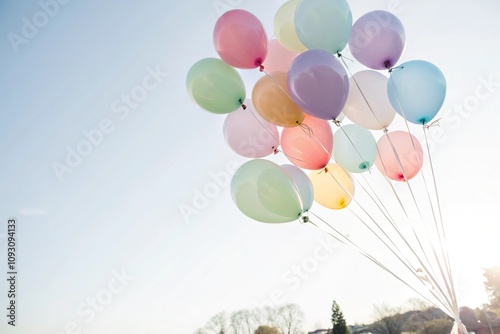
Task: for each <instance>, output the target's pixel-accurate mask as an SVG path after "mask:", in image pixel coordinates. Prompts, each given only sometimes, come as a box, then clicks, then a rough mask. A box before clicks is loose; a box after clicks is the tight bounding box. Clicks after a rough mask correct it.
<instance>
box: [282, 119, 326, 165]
mask: <svg viewBox="0 0 500 334" xmlns="http://www.w3.org/2000/svg"><path fill="white" fill-rule="evenodd" d="M281 148H282V149H283V153H285V155H286V156H287V158H288V160H290V162H292V163H293V164H294V165H296V166H299V167H302V168H305V169H321V168H324V167H325V166H326V165H327V164H328V162H330V157H331V155H332V149H333V133H332V128H331V126H330V123H328V121H326V120H324V119H319V118H316V117H313V116H310V115H307V114H306V116H305V118H304V120H303V121H302V124H301V125H299V126H297V127H293V128H286V129H283V132H282V133H281Z"/></svg>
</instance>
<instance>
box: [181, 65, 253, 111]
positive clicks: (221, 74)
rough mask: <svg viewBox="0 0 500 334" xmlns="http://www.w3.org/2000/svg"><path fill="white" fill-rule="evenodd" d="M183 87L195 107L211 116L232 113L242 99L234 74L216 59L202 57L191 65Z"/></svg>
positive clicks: (241, 85)
mask: <svg viewBox="0 0 500 334" xmlns="http://www.w3.org/2000/svg"><path fill="white" fill-rule="evenodd" d="M186 86H187V91H188V93H189V96H191V98H192V99H193V101H194V102H195V103H196V104H197V105H198V106H199V107H201V108H203V109H205V110H207V111H210V112H213V113H215V114H227V113H230V112H232V111H235V110H236V109H238V108H239V107H241V104H242V103H243V101H244V100H245V97H246V90H245V84H244V83H243V80H242V79H241V76H240V74H239V73H238V71H236V70H235V69H234V68H233V67H231V66H229V65H227V64H226V63H224V62H223V61H222V60H220V59H217V58H205V59H202V60H200V61H198V62H197V63H195V64H194V65H193V66H191V68H190V69H189V72H188V74H187V78H186Z"/></svg>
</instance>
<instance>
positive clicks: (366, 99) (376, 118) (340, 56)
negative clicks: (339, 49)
mask: <svg viewBox="0 0 500 334" xmlns="http://www.w3.org/2000/svg"><path fill="white" fill-rule="evenodd" d="M338 57H339V58H340V60H342V63H343V64H344V66H345V68H346V69H347V72H348V73H349V75H350V76H351V78H352V80H353V81H354V83H355V84H356V87H357V88H358V90H359V92H360V93H361V96H362V97H363V100H364V101H365V103H366V105H367V106H368V109H370V112H371V113H372V115H373V117H374V118H375V120H376V121H377V123H378V124H379V125H380V127H382V128H383V127H384V125H382V124H381V123H380V121H379V120H378V117H377V115H376V114H375V112H374V111H373V108H372V106H371V104H370V102H369V101H368V98H367V97H366V95H365V93H364V92H363V90H362V89H361V86H360V85H359V83H358V81H357V80H356V78H355V77H354V75H353V74H352V72H351V69H350V68H349V66H347V63H346V62H345V60H344V58H345V57H344V56H343V55H342V54H341V53H338ZM346 59H348V58H346ZM349 60H350V59H349ZM351 61H352V60H351Z"/></svg>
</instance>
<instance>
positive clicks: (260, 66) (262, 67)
mask: <svg viewBox="0 0 500 334" xmlns="http://www.w3.org/2000/svg"><path fill="white" fill-rule="evenodd" d="M259 71H260V72H264V65H262V64H259Z"/></svg>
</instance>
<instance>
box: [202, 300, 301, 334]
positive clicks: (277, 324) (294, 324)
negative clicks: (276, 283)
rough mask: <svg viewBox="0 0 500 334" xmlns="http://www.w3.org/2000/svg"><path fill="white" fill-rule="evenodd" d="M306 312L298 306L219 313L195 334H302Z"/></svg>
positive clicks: (289, 305) (288, 305) (286, 305)
mask: <svg viewBox="0 0 500 334" xmlns="http://www.w3.org/2000/svg"><path fill="white" fill-rule="evenodd" d="M303 321H304V312H303V311H302V309H301V308H300V306H298V305H297V304H285V305H281V306H276V307H263V308H255V309H247V310H239V311H235V312H232V313H227V312H219V313H217V314H215V315H214V316H213V317H211V318H210V319H209V320H208V321H207V323H206V324H205V326H203V327H202V328H199V329H198V330H196V332H195V334H302V333H303V331H302V325H303Z"/></svg>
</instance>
